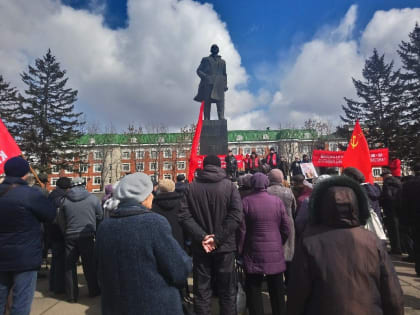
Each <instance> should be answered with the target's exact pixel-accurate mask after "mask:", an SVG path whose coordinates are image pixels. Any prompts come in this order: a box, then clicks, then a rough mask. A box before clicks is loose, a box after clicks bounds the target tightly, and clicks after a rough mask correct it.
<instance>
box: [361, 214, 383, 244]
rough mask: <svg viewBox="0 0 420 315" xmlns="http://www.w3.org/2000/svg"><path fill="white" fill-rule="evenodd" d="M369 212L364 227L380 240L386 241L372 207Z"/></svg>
mask: <svg viewBox="0 0 420 315" xmlns="http://www.w3.org/2000/svg"><path fill="white" fill-rule="evenodd" d="M369 212H370V217H369V219H368V220H367V222H366V224H365V229H366V230H369V231H371V232H373V233H375V234H376V236H377V237H378V238H379V239H380V240H383V241H386V239H387V238H386V235H385V232H384V229H383V227H382V223H381V221H380V220H379V218H378V215H377V214H376V212H375V211H373V210H372V209H370V210H369Z"/></svg>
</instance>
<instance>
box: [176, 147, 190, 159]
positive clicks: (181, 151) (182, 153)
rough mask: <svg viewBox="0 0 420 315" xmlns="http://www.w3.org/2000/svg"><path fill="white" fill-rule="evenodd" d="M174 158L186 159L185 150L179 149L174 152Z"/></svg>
mask: <svg viewBox="0 0 420 315" xmlns="http://www.w3.org/2000/svg"><path fill="white" fill-rule="evenodd" d="M176 156H177V157H179V158H185V157H187V150H186V149H185V148H182V149H179V150H177V151H176Z"/></svg>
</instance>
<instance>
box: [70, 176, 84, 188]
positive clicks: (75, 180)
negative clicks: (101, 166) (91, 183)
mask: <svg viewBox="0 0 420 315" xmlns="http://www.w3.org/2000/svg"><path fill="white" fill-rule="evenodd" d="M85 184H86V183H85V180H84V179H83V178H81V177H74V178H73V179H72V180H71V185H72V187H75V186H83V185H85Z"/></svg>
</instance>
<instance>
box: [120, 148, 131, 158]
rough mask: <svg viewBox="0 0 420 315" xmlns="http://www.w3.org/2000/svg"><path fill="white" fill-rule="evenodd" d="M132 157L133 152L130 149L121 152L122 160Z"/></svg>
mask: <svg viewBox="0 0 420 315" xmlns="http://www.w3.org/2000/svg"><path fill="white" fill-rule="evenodd" d="M129 159H131V152H130V151H127V150H125V151H122V152H121V160H129Z"/></svg>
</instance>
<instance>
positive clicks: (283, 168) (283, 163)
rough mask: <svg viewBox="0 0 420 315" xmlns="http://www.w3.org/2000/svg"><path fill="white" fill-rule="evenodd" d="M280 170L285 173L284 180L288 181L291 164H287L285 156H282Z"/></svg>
mask: <svg viewBox="0 0 420 315" xmlns="http://www.w3.org/2000/svg"><path fill="white" fill-rule="evenodd" d="M278 168H279V170H281V171H282V172H283V177H284V179H285V180H287V178H288V177H287V176H288V174H289V163H287V161H286V158H285V157H284V156H280V162H279V164H278Z"/></svg>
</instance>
